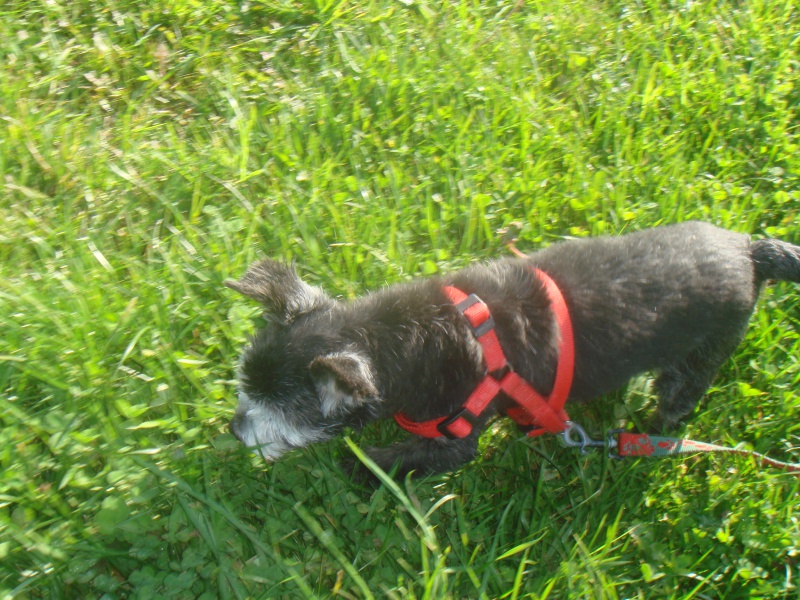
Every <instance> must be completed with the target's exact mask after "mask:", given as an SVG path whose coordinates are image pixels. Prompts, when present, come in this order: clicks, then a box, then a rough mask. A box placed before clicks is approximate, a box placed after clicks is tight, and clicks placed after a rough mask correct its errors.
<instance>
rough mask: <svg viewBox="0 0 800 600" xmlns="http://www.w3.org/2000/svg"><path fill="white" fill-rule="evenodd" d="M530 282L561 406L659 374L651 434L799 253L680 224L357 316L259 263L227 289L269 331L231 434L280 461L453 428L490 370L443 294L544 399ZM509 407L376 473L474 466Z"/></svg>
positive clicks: (676, 410) (728, 347) (372, 299)
mask: <svg viewBox="0 0 800 600" xmlns="http://www.w3.org/2000/svg"><path fill="white" fill-rule="evenodd" d="M533 267H536V268H538V269H540V270H542V271H544V272H545V273H547V274H548V275H549V276H550V277H551V278H552V279H553V280H554V281H555V283H556V284H557V285H558V287H559V289H560V290H561V292H562V294H563V296H564V298H565V300H566V304H567V307H568V309H569V313H570V316H571V319H572V324H573V329H574V340H575V371H574V379H573V383H572V388H571V391H570V394H569V400H588V399H591V398H594V397H596V396H600V395H602V394H604V393H606V392H609V391H612V390H614V389H616V388H619V387H620V386H622V385H623V384H625V383H626V382H627V381H628V380H629V379H630V378H631V377H632V376H634V375H636V374H639V373H642V372H645V371H653V372H655V373H656V374H657V378H656V391H657V394H658V398H659V402H658V407H657V409H656V412H655V415H654V416H653V419H652V422H651V428H652V429H653V430H656V431H661V430H666V429H671V428H674V427H675V426H676V425H678V423H679V422H680V420H681V419H683V418H685V417H686V416H687V415H689V414H690V413H691V411H692V410H693V409H694V407H695V405H696V404H697V402H698V401H699V400H700V398H701V397H702V396H703V394H704V393H705V391H706V390H707V388H708V387H709V385H710V384H711V381H712V379H713V377H714V375H715V374H716V372H717V370H718V369H719V367H720V365H722V363H723V362H724V361H725V360H726V359H727V358H728V357H729V356H730V355H731V354H732V352H733V351H734V349H735V348H736V346H737V344H738V343H739V342H740V340H741V339H742V336H743V334H744V331H745V328H746V326H747V322H748V319H749V317H750V315H751V313H752V311H753V307H754V304H755V302H756V299H757V297H758V293H759V290H760V287H761V286H762V284H763V283H764V282H765V281H767V280H772V279H774V280H788V281H794V282H800V247H798V246H794V245H791V244H788V243H785V242H781V241H777V240H760V241H751V240H750V238H749V237H747V236H745V235H740V234H737V233H732V232H729V231H725V230H722V229H718V228H716V227H713V226H711V225H708V224H704V223H684V224H680V225H672V226H665V227H658V228H655V229H650V230H646V231H641V232H637V233H631V234H627V235H623V236H620V237H603V238H593V239H585V240H576V241H565V242H562V243H558V244H554V245H553V246H551V247H549V248H547V249H544V250H541V251H539V252H535V253H533V254H531V255H530V256H529V257H527V258H525V259H516V258H506V259H501V260H497V261H494V262H490V263H488V264H478V265H474V266H471V267H469V268H466V269H463V270H461V271H456V272H454V273H451V274H449V275H446V276H444V277H436V278H430V279H425V280H420V281H415V282H412V283H407V284H401V285H396V286H391V287H388V288H385V289H382V290H379V291H376V292H374V293H372V294H369V295H367V296H366V297H364V298H360V299H358V300H355V301H353V302H338V301H335V300H333V299H332V298H330V297H329V296H327V295H326V294H325V293H324V292H323V291H322V290H321V289H319V288H317V287H312V286H309V285H307V284H306V283H304V282H303V281H301V280H300V278H299V277H298V276H297V274H296V273H295V272H294V270H293V269H292V268H291V267H289V266H287V265H285V264H282V263H279V262H275V261H271V260H265V261H263V262H260V263H257V264H255V265H253V266H252V267H251V268H250V270H249V271H248V272H247V273H246V274H245V275H244V276H243V277H242V278H241V279H240V280H239V281H235V282H234V281H228V282H226V285H228V286H229V287H231V288H233V289H234V290H237V291H239V292H241V293H242V294H245V295H246V296H249V297H250V298H253V299H254V300H257V301H258V302H260V303H261V304H262V305H263V306H264V308H265V311H266V315H267V317H268V319H269V323H268V325H267V326H266V327H265V328H264V329H262V330H260V331H258V332H257V333H256V334H255V335H254V337H253V338H252V340H251V342H250V345H249V346H248V347H247V348H246V349H245V351H244V353H243V356H242V358H241V362H240V367H239V405H238V407H237V409H236V414H235V416H234V418H233V421H232V422H231V428H232V431H233V433H234V434H235V435H236V436H237V437H238V438H239V439H240V440H241V441H242V442H244V443H245V444H246V445H247V446H250V447H253V448H254V449H257V450H258V451H259V452H260V453H261V454H262V455H263V456H264V457H265V458H267V459H275V458H278V457H279V456H281V455H282V454H283V453H285V452H287V451H288V450H291V449H293V448H299V447H303V446H306V445H308V444H310V443H313V442H319V441H322V440H326V439H329V438H331V437H333V436H335V435H336V434H338V433H339V432H341V431H342V429H343V428H345V427H354V428H359V427H361V426H362V425H364V424H365V423H367V422H369V421H372V420H375V419H383V418H387V417H390V416H391V415H393V414H395V413H398V412H401V411H402V412H403V413H405V414H406V415H408V416H409V417H410V418H411V419H414V420H415V421H425V420H427V419H433V418H436V417H442V416H446V415H449V414H451V413H452V412H453V411H455V410H456V409H458V408H459V407H460V406H461V405H462V404H463V403H464V401H465V399H466V398H467V397H468V396H469V394H470V392H471V391H472V390H473V389H474V388H475V386H476V385H477V384H478V383H479V382H480V381H481V380H482V379H483V377H484V376H485V375H486V370H487V368H486V364H485V361H484V359H483V354H482V348H481V346H480V344H478V343H477V342H476V339H475V336H474V334H473V332H472V330H471V328H470V326H469V324H468V322H467V320H466V318H465V317H464V316H463V315H462V314H461V313H460V312H459V311H458V310H457V309H456V307H455V306H454V305H453V303H452V302H451V301H450V300H449V299H448V298H447V297H446V296H445V294H444V292H443V290H442V287H443V286H445V285H450V286H454V287H456V288H458V289H460V290H462V291H463V292H465V293H466V294H472V293H474V294H477V295H478V296H479V297H480V298H481V299H482V300H483V301H484V302H485V303H486V304H487V305H488V307H489V309H490V311H491V314H492V316H493V318H494V323H495V331H496V334H497V337H498V339H499V341H500V345H501V346H502V348H503V351H504V352H505V355H506V356H507V357H508V360H509V362H510V363H511V364H512V365H513V368H514V370H515V371H516V372H517V373H518V374H519V375H520V376H521V377H523V378H524V379H525V380H526V381H527V382H529V383H530V384H531V385H532V386H533V388H534V389H536V390H538V391H539V392H540V393H542V394H546V393H548V392H549V390H550V389H551V387H552V386H553V380H554V375H555V370H556V365H557V361H558V344H559V331H558V327H557V325H556V321H555V318H554V315H553V312H552V311H551V308H550V300H549V297H548V295H547V294H546V292H545V289H544V287H543V284H542V282H541V281H540V279H539V278H538V277H537V275H536V273H535V272H534V270H533V269H532V268H533ZM509 406H510V401H509V399H508V398H506V397H504V396H502V395H501V396H499V397H498V398H497V399H496V400H495V401H494V402H492V404H490V405H489V407H488V409H487V410H486V411H484V412H483V413H482V414H481V416H480V417H479V418H478V419H477V420H476V424H475V427H474V429H473V431H472V433H470V434H469V435H468V436H467V437H464V438H462V439H448V438H445V437H442V438H435V439H428V438H422V437H417V436H412V437H411V438H409V439H408V440H406V441H403V442H400V443H398V444H395V445H393V446H390V447H389V448H383V449H372V450H370V451H369V453H370V455H371V457H372V458H373V459H374V460H375V461H376V462H377V463H378V464H379V465H380V466H381V467H382V468H384V469H387V470H388V469H390V468H392V466H394V465H397V468H398V474H400V475H402V474H405V473H408V472H410V471H415V472H416V473H420V474H421V473H432V472H438V471H446V470H451V469H454V468H456V467H458V466H459V465H461V464H463V463H464V462H465V461H468V460H470V459H471V458H473V457H474V455H475V453H476V450H477V440H478V436H479V435H480V433H481V431H482V430H483V429H484V428H485V426H486V423H487V421H488V420H489V419H490V418H491V417H492V416H494V415H496V414H498V413H503V412H504V411H505V409H507V408H509Z"/></svg>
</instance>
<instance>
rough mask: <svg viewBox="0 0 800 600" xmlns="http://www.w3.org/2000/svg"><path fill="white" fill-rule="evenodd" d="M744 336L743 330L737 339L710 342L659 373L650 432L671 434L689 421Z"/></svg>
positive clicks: (731, 337)
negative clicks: (672, 430) (655, 406)
mask: <svg viewBox="0 0 800 600" xmlns="http://www.w3.org/2000/svg"><path fill="white" fill-rule="evenodd" d="M743 334H744V328H742V330H741V332H739V333H737V334H736V335H733V334H730V335H728V336H725V337H723V338H715V339H713V340H712V341H707V342H705V343H704V344H703V345H701V346H700V347H699V348H697V349H696V350H694V351H693V352H691V353H689V355H688V356H686V357H685V358H684V359H682V360H681V361H679V362H677V363H675V364H673V365H670V366H669V367H667V368H665V369H662V370H661V371H660V373H659V375H658V377H657V379H656V384H655V388H656V393H657V394H658V406H657V408H656V411H655V414H654V416H653V418H652V419H651V421H650V426H649V428H648V429H649V430H650V431H651V432H653V433H660V432H663V431H669V430H671V429H674V428H675V427H677V426H678V424H679V423H680V422H681V421H683V420H685V419H686V417H687V416H688V415H689V414H690V413H691V412H692V410H694V408H695V406H697V403H698V402H699V401H700V399H701V398H702V397H703V394H705V393H706V391H707V390H708V388H709V386H711V383H712V381H713V380H714V377H715V376H716V374H717V372H718V371H719V368H720V367H721V366H722V365H723V364H724V363H725V361H726V360H728V358H730V356H731V355H732V354H733V352H734V350H736V347H737V346H738V345H739V342H740V341H741V340H742V337H743Z"/></svg>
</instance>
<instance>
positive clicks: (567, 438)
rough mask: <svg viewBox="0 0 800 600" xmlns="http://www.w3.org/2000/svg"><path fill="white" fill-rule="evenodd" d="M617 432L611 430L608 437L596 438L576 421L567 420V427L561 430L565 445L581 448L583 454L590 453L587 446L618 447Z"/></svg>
mask: <svg viewBox="0 0 800 600" xmlns="http://www.w3.org/2000/svg"><path fill="white" fill-rule="evenodd" d="M616 433H617V431H609V432H608V436H607V437H606V439H604V440H595V439H592V438H591V437H589V434H588V433H586V430H585V429H584V428H583V427H581V426H580V425H578V424H577V423H576V422H575V421H567V428H566V429H565V430H564V431H562V432H561V440H562V441H563V442H564V445H565V446H567V447H569V448H580V449H581V454H588V453H589V451H588V450H587V448H609V449H610V448H616V447H617V439H616V437H615V434H616ZM576 437H577V439H576Z"/></svg>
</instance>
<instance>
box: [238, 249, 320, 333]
mask: <svg viewBox="0 0 800 600" xmlns="http://www.w3.org/2000/svg"><path fill="white" fill-rule="evenodd" d="M225 285H226V286H228V287H229V288H231V289H232V290H236V291H237V292H239V293H241V294H244V295H245V296H247V297H249V298H252V299H253V300H256V301H258V302H260V303H261V304H263V305H264V307H265V308H266V309H267V312H269V313H270V314H272V315H273V316H275V317H276V318H277V319H278V320H280V321H283V322H284V323H291V322H292V321H293V320H295V319H296V318H297V317H299V316H300V315H302V314H305V313H308V312H311V311H313V310H317V309H319V308H324V307H326V306H328V305H330V304H332V303H333V300H331V299H330V298H329V297H328V296H327V295H326V294H325V292H323V291H322V290H321V289H320V288H318V287H316V286H311V285H308V284H307V283H305V282H304V281H303V280H302V279H300V277H298V276H297V273H296V272H295V270H294V268H293V267H292V266H290V265H287V264H284V263H281V262H278V261H275V260H269V259H267V260H262V261H261V262H258V263H256V264H254V265H252V266H251V267H250V268H249V269H248V270H247V273H245V274H244V275H243V276H242V278H241V279H239V281H232V280H230V279H228V280H226V281H225Z"/></svg>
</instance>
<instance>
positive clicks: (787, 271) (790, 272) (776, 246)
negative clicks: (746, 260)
mask: <svg viewBox="0 0 800 600" xmlns="http://www.w3.org/2000/svg"><path fill="white" fill-rule="evenodd" d="M750 252H751V255H752V257H753V265H754V267H755V272H756V279H757V280H758V283H763V282H764V281H766V280H767V279H775V280H779V281H794V282H795V283H800V246H795V245H793V244H789V243H787V242H782V241H780V240H757V241H755V242H753V243H752V244H750Z"/></svg>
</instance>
